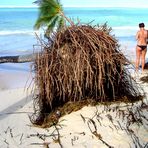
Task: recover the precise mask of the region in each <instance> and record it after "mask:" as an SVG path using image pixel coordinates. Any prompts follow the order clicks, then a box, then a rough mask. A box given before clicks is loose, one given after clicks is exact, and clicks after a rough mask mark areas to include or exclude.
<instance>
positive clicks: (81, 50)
mask: <svg viewBox="0 0 148 148" xmlns="http://www.w3.org/2000/svg"><path fill="white" fill-rule="evenodd" d="M37 3H38V4H39V6H40V7H39V9H40V13H39V18H38V20H37V22H36V24H35V28H37V29H39V28H40V27H42V26H46V27H47V30H46V36H47V37H48V40H49V41H50V40H51V42H50V43H52V44H51V45H50V46H48V45H45V46H44V47H43V49H44V50H43V51H42V53H40V54H39V56H37V58H36V61H35V63H34V70H35V83H36V86H37V89H35V90H37V91H36V93H37V96H36V99H35V108H38V107H39V108H38V111H39V118H37V119H35V120H34V121H35V122H36V123H37V124H42V123H43V121H44V119H45V117H47V115H48V114H49V113H51V112H52V111H54V110H56V109H57V108H58V107H60V106H63V105H64V104H65V103H67V102H69V101H70V102H81V101H83V100H87V99H88V98H89V99H91V100H95V101H96V102H106V101H118V100H126V101H135V100H137V99H139V98H141V93H140V91H139V88H138V87H137V85H136V84H134V81H133V80H132V78H131V77H130V75H129V73H128V71H127V70H126V68H125V66H126V65H128V64H130V63H129V61H128V60H127V59H126V58H125V57H124V55H123V54H122V53H121V51H120V50H119V45H118V41H117V40H116V39H115V38H114V36H112V35H110V28H108V27H107V26H106V25H104V26H98V27H97V28H96V27H93V26H90V25H74V23H73V22H72V21H71V20H70V19H68V18H67V17H66V16H65V15H64V13H63V10H62V7H61V5H60V3H59V1H58V0H40V1H39V0H38V1H37ZM65 21H68V22H69V23H70V26H66V23H65ZM55 26H56V27H57V28H58V31H57V34H56V37H55V40H54V41H53V39H52V38H51V37H50V33H51V32H52V30H53V29H54V27H55ZM63 26H64V27H63ZM47 44H48V43H47ZM38 119H39V120H38Z"/></svg>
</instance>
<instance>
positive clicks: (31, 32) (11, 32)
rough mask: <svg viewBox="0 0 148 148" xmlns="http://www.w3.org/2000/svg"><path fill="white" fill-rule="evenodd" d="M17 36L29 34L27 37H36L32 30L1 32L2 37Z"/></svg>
mask: <svg viewBox="0 0 148 148" xmlns="http://www.w3.org/2000/svg"><path fill="white" fill-rule="evenodd" d="M15 34H27V35H34V31H32V30H23V31H20V30H14V31H12V30H10V31H9V30H8V31H0V35H15Z"/></svg>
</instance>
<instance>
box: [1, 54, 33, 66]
mask: <svg viewBox="0 0 148 148" xmlns="http://www.w3.org/2000/svg"><path fill="white" fill-rule="evenodd" d="M35 58H36V54H28V55H19V56H4V57H0V64H2V63H25V62H32V61H34V60H35Z"/></svg>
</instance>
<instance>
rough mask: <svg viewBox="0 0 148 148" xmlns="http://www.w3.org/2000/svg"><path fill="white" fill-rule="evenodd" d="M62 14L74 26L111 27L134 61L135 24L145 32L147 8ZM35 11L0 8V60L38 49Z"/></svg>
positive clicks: (147, 26)
mask: <svg viewBox="0 0 148 148" xmlns="http://www.w3.org/2000/svg"><path fill="white" fill-rule="evenodd" d="M64 13H65V15H66V16H67V17H69V18H71V19H72V20H73V21H74V22H75V23H77V22H79V21H80V22H81V23H82V24H91V25H93V26H95V25H103V24H105V23H107V25H108V26H109V27H111V28H112V32H111V34H113V35H115V38H116V39H117V40H118V41H119V44H120V45H121V50H122V51H123V53H124V54H125V55H126V56H127V57H129V58H132V59H133V60H134V58H135V46H136V40H135V35H136V32H137V31H138V29H139V28H138V24H139V23H141V22H144V23H145V25H146V28H147V29H148V8H108V7H107V8H72V7H70V8H68V7H66V8H64ZM38 15H39V9H38V8H0V57H1V56H7V55H8V56H9V55H23V54H30V53H32V52H34V50H36V49H35V48H36V47H37V46H38V42H39V41H38V37H37V36H39V37H41V38H42V37H43V32H42V31H41V32H37V31H36V30H34V24H35V22H36V20H37V18H38Z"/></svg>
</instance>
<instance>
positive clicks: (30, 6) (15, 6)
mask: <svg viewBox="0 0 148 148" xmlns="http://www.w3.org/2000/svg"><path fill="white" fill-rule="evenodd" d="M38 7H39V6H33V5H29V6H23V5H22V6H21V5H19V6H17V5H2V6H0V8H38ZM63 8H141V9H142V8H148V6H143V7H139V6H63Z"/></svg>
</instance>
